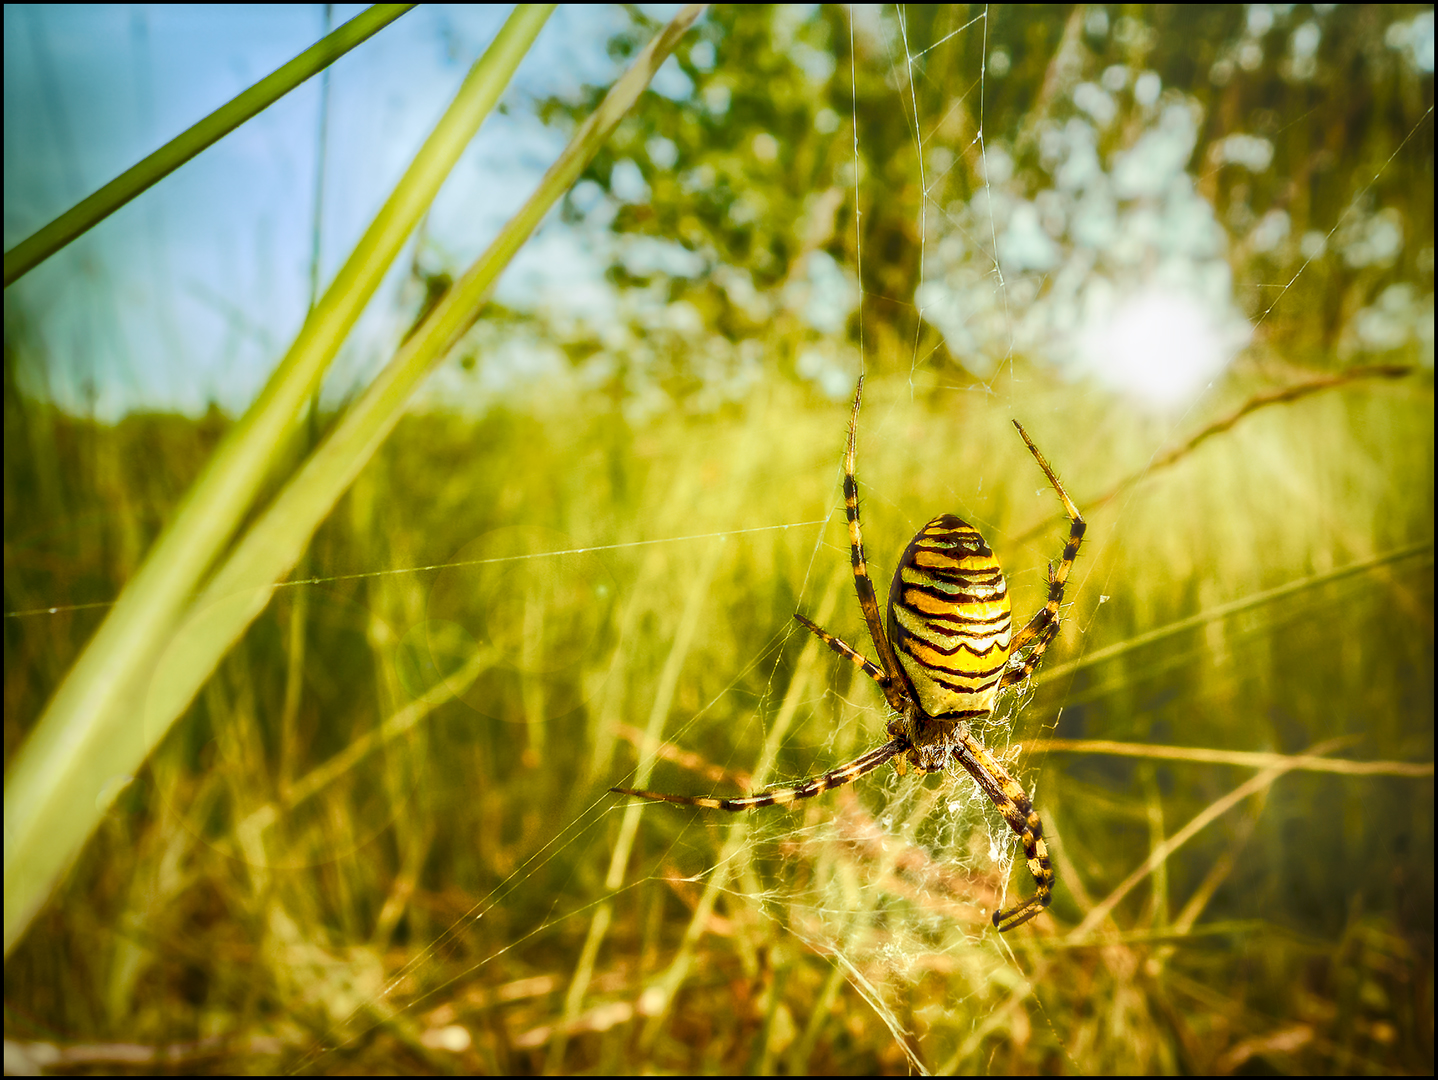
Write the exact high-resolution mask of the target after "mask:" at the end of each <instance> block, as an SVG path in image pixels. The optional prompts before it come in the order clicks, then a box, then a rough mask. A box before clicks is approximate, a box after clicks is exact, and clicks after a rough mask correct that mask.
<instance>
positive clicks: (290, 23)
mask: <svg viewBox="0 0 1438 1080" xmlns="http://www.w3.org/2000/svg"><path fill="white" fill-rule="evenodd" d="M361 10H362V7H360V6H358V5H344V6H336V7H335V9H334V14H333V19H334V25H339V24H340V23H342V22H344V21H346V20H348V19H350V18H353V17H354V16H355V15H356V14H357V13H358V12H359V11H361ZM510 10H511V8H510V7H509V6H507V5H503V6H501V5H476V6H460V7H453V8H448V7H420V8H418V9H416V10H414V11H411V12H410V13H408V14H407V15H405V16H403V17H402V18H401V19H399V20H398V21H397V22H395V23H393V24H391V25H390V26H389V27H387V28H386V29H384V30H383V31H381V32H380V33H379V34H378V35H376V36H375V37H373V38H371V39H370V40H369V41H368V42H366V43H365V44H363V45H361V46H360V47H359V48H358V49H356V50H354V51H353V52H351V53H350V54H348V55H347V56H345V57H344V58H343V59H341V60H340V61H339V62H338V63H336V64H335V65H334V66H333V67H332V68H331V69H330V80H331V82H330V112H329V130H328V138H327V147H328V160H327V164H326V177H325V185H324V198H323V219H322V228H321V237H322V240H321V248H322V250H321V263H320V264H321V282H322V284H323V282H324V281H326V280H328V278H329V276H330V275H331V274H333V272H334V271H335V270H336V268H337V267H338V266H339V264H340V262H341V261H342V260H343V258H344V257H345V255H346V254H347V253H348V251H349V249H350V247H351V246H352V244H353V243H354V241H355V240H356V239H357V237H358V236H359V234H360V232H361V231H362V230H363V229H364V227H365V226H366V225H367V224H368V222H369V220H370V218H371V217H372V215H373V214H374V212H375V210H376V209H378V207H379V205H380V203H381V202H382V201H383V199H384V197H385V196H386V195H387V194H388V192H389V190H390V188H391V187H392V185H393V184H394V183H395V181H397V180H398V178H399V176H400V174H401V173H402V171H403V169H404V167H405V166H406V165H407V164H408V162H409V159H410V157H411V156H412V155H413V153H414V151H415V150H416V149H417V148H418V146H419V144H420V143H421V141H422V140H423V139H424V137H425V135H426V134H427V133H428V131H429V129H430V127H431V126H432V125H433V123H434V122H435V121H436V120H437V119H438V117H439V116H440V114H441V113H442V111H443V110H444V108H445V106H446V105H447V104H448V102H449V100H450V98H451V97H452V95H453V94H454V92H455V91H456V90H457V89H458V87H459V84H460V82H461V81H462V79H463V78H464V75H465V73H466V72H467V70H468V69H469V66H470V65H471V64H472V63H473V61H474V60H475V59H476V58H477V57H478V56H479V54H480V53H481V52H482V51H483V49H484V48H485V46H486V45H487V44H488V43H489V41H490V40H491V39H492V38H493V36H494V34H495V32H496V31H497V30H498V28H499V27H500V25H501V24H502V23H503V21H504V19H505V18H506V17H507V15H508V13H509V11H510ZM655 13H656V14H659V15H667V9H660V8H656V9H655ZM324 17H325V16H324V8H323V7H322V6H309V7H302V6H282V7H229V6H212V7H172V6H155V7H62V6H43V5H39V6H7V7H6V9H5V161H6V168H5V246H6V248H7V249H8V248H10V247H11V246H13V245H14V244H15V243H17V242H18V241H20V240H21V239H23V238H24V237H26V236H27V235H29V234H30V233H31V232H33V231H34V230H35V229H37V228H39V227H40V226H41V225H43V224H45V223H46V222H47V221H49V220H50V219H51V218H53V217H54V216H55V215H57V214H58V213H60V212H62V211H63V210H65V209H66V208H68V207H69V206H70V205H72V204H73V203H75V202H76V201H78V200H79V199H81V198H83V197H84V196H85V195H87V194H89V193H90V192H92V191H94V190H95V189H96V188H97V187H99V186H100V185H102V184H103V183H105V182H107V181H108V180H110V179H112V178H113V177H114V176H115V175H117V174H118V173H120V172H122V171H123V170H124V169H126V168H128V167H129V166H130V165H133V164H134V163H135V162H136V161H137V160H139V159H140V158H141V157H143V156H144V155H146V154H148V153H150V152H151V151H153V150H154V149H156V148H157V147H159V146H160V145H162V144H163V143H164V142H165V141H167V140H168V139H170V138H172V137H173V136H174V135H176V134H178V133H179V132H180V131H182V130H184V129H185V128H186V127H188V126H189V125H191V124H193V123H194V122H195V121H197V120H199V119H201V118H202V117H203V116H205V115H207V114H208V113H209V112H211V111H212V110H213V109H215V108H216V107H218V106H219V105H221V104H223V103H224V102H225V101H227V100H229V99H230V98H231V97H233V96H234V95H235V94H237V93H239V92H240V91H241V90H243V89H245V88H246V87H248V86H250V85H251V84H253V83H254V82H256V81H258V80H259V79H261V78H263V77H264V76H265V75H267V74H269V73H270V72H271V71H273V70H274V69H275V68H277V67H279V66H280V65H282V64H283V63H285V62H286V61H288V60H290V59H291V58H293V57H294V56H295V55H296V54H298V53H300V52H302V51H303V50H304V49H306V48H308V47H309V46H310V45H312V44H313V43H314V42H315V41H316V40H318V39H319V38H320V37H321V36H323V33H324V32H325V27H324ZM623 17H624V16H623V15H622V13H621V12H620V11H619V10H618V9H616V8H613V7H608V6H573V7H570V6H565V7H561V8H560V9H559V10H558V11H557V12H556V13H555V14H554V16H553V17H552V18H551V19H550V21H549V23H548V25H546V27H545V28H544V30H543V31H542V32H541V35H540V37H539V40H538V41H537V42H536V44H535V47H534V49H533V50H532V51H531V53H530V55H529V56H528V57H526V59H525V61H524V63H523V64H522V65H521V67H520V69H519V72H518V74H517V75H516V77H515V80H514V82H513V83H512V84H511V87H510V89H509V91H508V93H507V95H506V97H505V102H506V103H508V104H509V105H511V106H517V107H515V108H513V109H512V110H511V111H510V113H509V115H500V114H499V113H498V112H496V113H495V114H494V115H492V116H491V117H490V118H489V119H488V120H487V121H486V122H485V125H484V127H483V128H482V129H481V131H480V133H479V135H478V137H477V138H476V139H475V141H474V143H473V144H472V145H471V146H470V148H469V150H468V151H467V152H466V154H465V156H464V158H463V159H462V161H461V163H460V165H459V166H458V167H457V168H456V170H455V171H454V173H453V174H452V175H451V177H450V180H449V181H448V183H447V184H446V185H445V187H444V189H443V190H442V191H441V193H440V195H439V198H438V199H437V201H436V203H435V206H434V208H433V211H432V214H431V221H430V223H429V226H428V229H427V234H428V235H429V236H431V237H443V247H442V248H438V249H433V250H430V251H428V252H426V253H425V258H424V259H422V262H424V263H427V264H428V265H427V266H426V268H427V269H438V268H441V267H445V266H448V267H453V266H463V265H465V264H466V263H467V262H469V261H470V260H471V259H472V258H474V256H475V255H477V254H478V253H479V252H480V251H481V250H482V249H483V246H484V245H485V244H486V243H487V242H488V240H489V239H490V238H491V237H492V236H493V235H494V233H495V232H496V231H497V230H498V228H499V226H500V225H501V224H502V223H503V222H504V220H505V219H506V218H507V217H508V216H509V214H510V213H511V212H512V211H513V210H514V209H515V208H516V207H518V206H519V204H520V203H521V202H522V201H523V199H524V198H525V197H526V196H527V195H528V193H529V191H530V190H531V188H532V187H533V184H534V182H535V180H537V179H538V177H539V175H540V174H541V173H542V172H543V170H544V169H545V168H546V167H547V166H548V164H549V163H550V162H551V161H552V160H553V158H554V157H555V156H556V155H557V154H558V152H559V150H560V148H561V146H562V139H561V137H560V136H559V135H558V134H557V133H556V132H552V131H549V130H546V129H545V128H544V127H543V126H542V125H541V124H539V123H538V121H537V120H535V119H534V118H533V117H532V116H531V115H530V114H529V112H528V110H526V109H525V108H523V102H524V101H525V100H526V99H529V98H534V97H541V96H545V95H549V94H555V93H559V94H570V93H573V92H575V91H577V90H578V88H579V87H580V85H581V83H594V84H606V83H608V82H609V81H611V80H612V78H613V77H614V75H615V74H616V71H617V68H616V65H615V64H614V63H613V62H612V61H611V60H610V59H609V58H608V56H607V55H606V53H605V50H604V42H605V40H606V39H607V38H608V36H609V34H610V32H611V31H612V30H613V29H615V28H617V27H618V26H619V25H620V21H621V20H622V19H623ZM676 74H678V73H677V71H676V72H672V73H665V72H661V78H660V79H659V80H657V83H656V88H657V89H659V90H660V91H661V92H662V91H664V90H666V89H667V90H669V92H671V93H676V92H679V93H682V92H683V89H684V87H683V86H682V85H678V84H675V83H674V79H673V75H676ZM666 75H667V76H668V79H667V84H666V78H665V76H666ZM679 79H680V80H682V79H683V76H682V75H679ZM320 102H321V89H320V80H319V78H315V79H312V80H310V82H308V83H306V84H305V85H304V86H302V87H300V88H299V89H298V90H296V91H294V92H292V93H291V94H290V95H289V96H287V97H286V98H285V99H283V100H282V101H280V102H278V103H277V104H275V105H273V106H271V107H270V108H269V109H268V110H267V111H265V112H264V113H262V114H261V115H260V116H258V117H256V118H254V119H253V120H251V121H250V122H249V123H247V124H245V125H244V126H242V127H241V128H239V129H238V130H237V131H235V132H233V133H231V134H230V135H229V136H227V137H226V138H225V139H223V140H222V141H221V142H219V143H218V144H216V145H215V146H213V147H211V148H210V149H208V150H207V151H205V152H204V153H203V154H201V155H200V156H199V157H198V158H196V159H195V160H194V161H192V162H190V163H189V164H188V165H186V166H185V167H184V168H182V169H181V170H180V171H179V172H177V173H176V174H174V175H172V176H171V177H169V178H167V179H166V180H165V181H163V182H162V183H161V184H159V185H157V186H156V187H155V188H152V189H151V190H150V191H148V192H147V193H145V194H144V195H143V196H141V197H140V198H139V199H137V200H136V201H135V202H133V203H131V204H130V205H129V206H127V207H125V208H124V209H123V210H121V211H120V212H119V213H118V214H116V215H114V216H113V217H111V218H110V219H108V220H107V221H105V222H104V223H103V224H101V225H100V226H99V227H98V228H97V229H95V230H94V231H93V232H91V233H90V234H88V235H86V236H85V237H83V238H81V239H80V240H79V241H77V242H76V243H74V244H72V245H71V246H70V247H69V248H68V249H66V250H65V251H64V252H61V253H60V254H59V255H57V256H55V257H53V258H51V259H50V260H49V261H48V262H47V263H46V264H44V265H42V266H41V267H38V268H37V269H35V270H34V271H32V272H31V273H30V274H29V275H28V276H27V277H26V278H25V279H24V280H22V281H21V282H19V283H17V284H16V285H14V286H12V287H11V288H10V289H9V290H7V292H6V325H7V336H8V335H10V333H11V330H12V328H15V327H17V325H18V326H20V327H23V332H24V335H25V339H27V340H28V341H29V342H30V343H31V344H32V345H33V346H35V349H34V353H35V355H36V356H37V357H40V358H42V359H43V361H44V364H45V374H44V378H45V382H46V385H45V386H44V387H43V388H41V387H34V389H37V390H39V389H43V392H45V393H46V394H47V395H49V396H51V397H53V398H54V399H55V400H56V401H58V402H59V403H61V404H62V405H65V406H67V407H69V408H72V409H75V410H76V411H80V412H86V413H93V414H94V415H97V416H99V417H101V418H105V419H113V418H115V417H117V416H120V415H123V414H124V413H125V412H127V411H129V410H131V409H134V408H137V407H138V408H153V409H177V410H182V411H185V412H191V413H194V412H199V411H203V410H204V409H205V408H206V407H207V406H208V404H209V403H210V402H211V401H215V402H217V403H218V404H219V405H220V406H221V407H222V408H224V409H226V410H228V411H231V412H236V411H239V410H241V409H243V408H244V407H245V406H246V405H247V404H248V402H249V400H250V399H251V397H252V396H253V394H254V393H255V392H256V390H257V389H258V388H259V386H260V385H262V383H263V381H264V378H265V377H266V375H267V374H268V372H269V370H270V369H271V367H272V365H273V364H274V362H275V360H276V358H277V357H278V356H279V354H280V353H281V352H282V351H283V349H284V347H285V346H286V345H287V344H288V342H289V340H290V338H291V337H292V336H293V334H294V333H295V331H296V330H297V329H298V327H299V324H300V322H301V320H302V319H303V316H304V312H305V310H306V308H307V305H308V302H309V293H310V286H309V276H310V275H309V267H310V251H311V243H312V237H313V231H312V222H313V209H314V204H315V187H316V176H317V148H318V145H319V135H318V133H319V120H320ZM564 232H565V230H564V229H563V228H562V227H557V228H554V227H552V228H550V229H549V230H548V235H541V236H539V237H537V238H536V242H535V243H533V244H531V246H530V248H529V249H528V251H527V253H525V254H522V255H521V257H520V259H519V260H517V261H516V263H515V264H514V265H513V266H512V267H511V268H510V270H509V272H508V273H507V274H506V276H505V279H504V280H503V281H502V282H501V285H500V290H499V295H500V297H501V299H505V300H508V301H510V302H512V303H520V304H524V303H527V302H529V301H531V300H532V299H534V298H535V297H536V296H538V295H539V294H540V293H542V292H543V291H544V290H546V289H548V288H553V287H555V286H556V284H562V283H563V282H564V281H565V279H566V278H582V279H584V280H585V281H586V283H588V284H589V285H591V286H592V285H593V283H594V281H595V279H596V278H597V275H598V272H599V268H598V267H597V266H596V265H595V264H594V263H593V262H592V261H591V260H588V259H586V257H585V255H584V249H583V248H582V247H581V246H579V245H577V244H574V243H569V242H567V241H566V239H565V237H564V236H563V235H562V234H563V233H564ZM408 271H409V260H408V258H406V259H404V260H402V261H401V262H400V263H398V264H396V266H395V268H394V270H393V271H392V272H391V274H390V277H389V279H388V280H387V282H386V285H385V287H384V288H383V289H382V290H381V292H380V294H379V295H378V296H377V297H376V298H375V300H374V301H372V302H371V305H370V308H369V311H368V312H367V313H366V316H365V318H364V320H362V322H361V324H360V326H359V328H358V329H357V331H356V333H355V335H354V337H353V338H352V341H351V345H350V346H349V347H348V352H349V355H348V356H347V357H346V358H345V359H346V362H347V365H348V367H349V368H350V369H351V370H353V368H354V367H355V366H359V367H365V366H368V365H369V364H371V363H373V362H374V360H375V359H376V356H377V354H378V351H379V350H381V349H382V348H383V347H384V345H385V343H387V342H389V341H392V339H393V338H392V335H393V331H394V323H395V321H396V320H402V319H404V318H405V315H406V311H408V310H412V308H411V307H406V306H405V305H404V304H403V303H402V302H401V300H402V298H401V297H400V295H399V290H400V288H401V286H403V285H404V284H405V279H406V278H407V277H408ZM409 288H410V289H411V290H413V288H414V286H413V283H411V284H410V286H409ZM404 299H406V300H408V299H409V297H407V296H406V297H405V298H404ZM372 354H373V355H372Z"/></svg>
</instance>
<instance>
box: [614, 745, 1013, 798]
mask: <svg viewBox="0 0 1438 1080" xmlns="http://www.w3.org/2000/svg"><path fill="white" fill-rule="evenodd" d="M908 748H909V744H908V743H907V742H906V741H905V740H903V739H891V740H890V741H888V742H886V743H885V744H884V745H883V746H876V747H875V748H874V749H872V750H870V751H869V752H868V753H867V754H864V755H863V756H862V757H857V758H855V759H854V760H853V761H851V762H849V763H848V764H846V765H840V766H839V767H838V768H837V769H832V770H830V771H829V772H826V773H825V774H824V775H823V776H816V777H814V778H813V779H812V780H805V781H804V782H803V783H802V784H796V785H794V786H793V787H786V788H774V789H773V790H771V791H761V792H760V793H759V794H757V795H742V796H740V797H738V798H734V799H715V798H712V797H709V796H705V795H669V794H666V793H664V792H662V791H637V790H635V789H634V788H622V787H615V788H610V789H609V790H610V791H613V792H615V793H616V794H619V795H637V796H638V797H639V798H641V799H649V800H651V801H653V802H669V803H679V804H681V805H683V806H702V807H704V808H706V809H709V810H757V809H758V808H759V807H761V806H788V805H789V804H790V803H792V802H797V801H798V800H799V799H812V798H813V797H814V796H815V795H822V794H823V793H824V792H826V791H832V790H833V789H834V788H836V787H842V786H843V785H845V784H850V783H853V782H854V781H855V780H857V779H859V777H861V776H863V775H864V774H865V773H871V772H873V771H874V770H875V769H877V768H878V767H879V766H880V765H882V764H884V762H886V761H888V760H889V759H890V758H892V757H894V756H895V755H896V754H902V753H903V752H904V751H905V750H907V749H908ZM1010 783H1012V781H1010Z"/></svg>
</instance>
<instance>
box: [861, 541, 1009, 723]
mask: <svg viewBox="0 0 1438 1080" xmlns="http://www.w3.org/2000/svg"><path fill="white" fill-rule="evenodd" d="M889 640H890V641H891V642H893V646H894V651H895V652H897V653H898V655H899V663H900V664H902V665H903V668H904V673H905V674H906V675H907V676H908V677H909V682H910V683H911V684H912V685H913V689H914V695H915V698H916V699H917V701H918V703H919V705H920V707H921V708H922V709H923V710H924V712H926V713H927V714H928V715H929V716H934V717H940V716H942V717H946V718H953V719H959V720H964V719H971V718H975V717H980V716H987V715H988V714H989V713H991V712H993V709H994V699H995V698H996V697H997V696H998V690H999V679H1000V678H1001V677H1002V676H1003V673H1004V667H1005V666H1006V665H1007V663H1008V659H1009V643H1010V642H1011V641H1012V640H1013V618H1012V615H1011V613H1010V610H1009V590H1008V586H1007V585H1006V584H1005V583H1004V575H1003V571H1002V570H1000V569H999V562H998V560H997V559H995V558H994V553H993V551H992V550H991V549H990V548H989V545H988V544H986V543H984V538H983V537H982V536H980V535H979V533H978V530H977V529H975V528H974V527H973V526H972V525H969V524H968V523H967V522H964V521H960V520H959V519H958V518H956V517H954V515H953V514H944V515H943V516H942V517H936V518H934V520H933V521H931V522H929V523H928V524H927V525H925V526H924V527H923V528H922V529H920V530H919V534H918V535H917V536H915V537H914V539H913V540H912V541H910V542H909V546H908V548H906V549H905V551H904V557H903V558H902V559H900V560H899V566H898V569H897V570H895V571H894V582H893V585H891V586H890V588H889Z"/></svg>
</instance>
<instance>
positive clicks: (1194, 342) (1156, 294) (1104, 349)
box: [1079, 288, 1242, 408]
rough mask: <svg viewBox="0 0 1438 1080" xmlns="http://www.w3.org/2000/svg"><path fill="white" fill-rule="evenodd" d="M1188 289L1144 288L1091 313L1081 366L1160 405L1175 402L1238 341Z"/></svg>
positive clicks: (1209, 374) (1204, 379) (1200, 383)
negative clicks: (1105, 309)
mask: <svg viewBox="0 0 1438 1080" xmlns="http://www.w3.org/2000/svg"><path fill="white" fill-rule="evenodd" d="M1234 336H1235V335H1234V334H1233V332H1232V331H1231V330H1227V331H1226V328H1223V327H1222V326H1221V320H1220V318H1219V317H1218V314H1217V313H1216V312H1214V311H1212V310H1211V309H1210V308H1209V307H1207V306H1206V305H1205V304H1204V303H1203V302H1202V301H1201V300H1200V299H1199V298H1197V297H1195V296H1193V295H1192V294H1189V293H1185V292H1179V291H1174V290H1168V289H1160V288H1151V289H1145V290H1143V291H1141V292H1139V293H1137V294H1135V295H1134V296H1132V297H1130V298H1129V299H1127V300H1123V301H1120V302H1119V303H1118V304H1116V305H1115V306H1114V307H1113V308H1112V309H1111V310H1109V311H1108V312H1105V313H1104V314H1102V315H1098V316H1096V317H1091V318H1090V319H1089V320H1088V325H1087V326H1086V327H1085V328H1084V330H1083V331H1082V334H1081V338H1080V342H1079V350H1080V353H1081V355H1082V358H1083V366H1084V368H1085V369H1086V370H1088V371H1091V372H1093V373H1094V374H1095V375H1096V376H1098V377H1099V378H1100V379H1101V380H1103V381H1104V382H1105V383H1107V384H1109V385H1110V386H1114V387H1116V388H1117V389H1120V390H1123V391H1125V392H1126V393H1130V394H1133V395H1135V396H1137V397H1139V398H1141V399H1142V400H1144V401H1145V402H1147V403H1149V404H1151V405H1156V406H1159V407H1162V408H1168V407H1172V406H1175V405H1180V404H1182V403H1184V402H1186V401H1188V400H1189V399H1191V398H1192V396H1193V395H1194V394H1195V393H1197V392H1198V391H1199V390H1201V389H1202V388H1203V387H1204V386H1205V385H1207V383H1208V382H1209V380H1211V379H1212V378H1213V377H1214V376H1215V375H1217V374H1218V373H1219V372H1221V371H1222V370H1223V369H1224V367H1226V366H1227V364H1228V362H1229V361H1230V360H1231V359H1233V357H1234V355H1235V354H1236V352H1237V350H1238V348H1239V347H1240V346H1241V345H1242V342H1241V341H1235V340H1233V338H1234Z"/></svg>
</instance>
